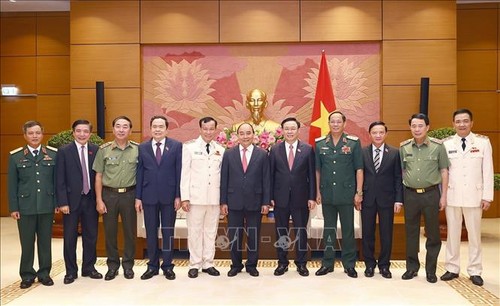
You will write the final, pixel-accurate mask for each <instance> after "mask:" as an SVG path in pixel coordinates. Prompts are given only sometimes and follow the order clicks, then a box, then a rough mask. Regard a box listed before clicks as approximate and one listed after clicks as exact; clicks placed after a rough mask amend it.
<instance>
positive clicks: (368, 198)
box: [361, 121, 403, 278]
mask: <svg viewBox="0 0 500 306" xmlns="http://www.w3.org/2000/svg"><path fill="white" fill-rule="evenodd" d="M368 132H369V133H370V139H371V141H372V144H371V145H369V146H367V147H365V148H363V164H364V181H363V194H364V198H363V203H362V210H361V220H362V222H363V226H362V235H363V256H364V258H365V265H366V270H365V276H366V277H373V274H374V269H375V266H377V264H378V268H379V271H380V274H382V276H383V277H384V278H391V277H392V274H391V271H390V270H389V267H390V264H391V263H390V259H391V250H392V229H393V223H394V213H399V212H400V210H401V206H402V205H403V182H402V172H401V161H400V158H399V150H398V149H396V148H393V147H391V146H389V145H387V144H386V143H385V138H386V137H387V126H386V125H385V123H384V122H382V121H376V122H373V123H372V124H370V127H369V128H368ZM377 216H378V220H379V232H380V255H379V258H378V261H377V260H376V259H375V256H374V249H375V225H376V222H377V221H376V220H377Z"/></svg>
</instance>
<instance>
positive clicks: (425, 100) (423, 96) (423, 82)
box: [420, 77, 429, 116]
mask: <svg viewBox="0 0 500 306" xmlns="http://www.w3.org/2000/svg"><path fill="white" fill-rule="evenodd" d="M420 112H421V113H422V114H426V115H427V116H428V115H429V78H428V77H423V78H420Z"/></svg>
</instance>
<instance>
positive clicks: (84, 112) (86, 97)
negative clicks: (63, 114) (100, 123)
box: [70, 88, 141, 132]
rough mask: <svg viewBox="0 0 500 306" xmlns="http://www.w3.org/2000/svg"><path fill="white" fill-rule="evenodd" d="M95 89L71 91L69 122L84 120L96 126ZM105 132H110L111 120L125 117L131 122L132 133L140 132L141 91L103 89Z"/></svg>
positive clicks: (134, 89)
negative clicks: (121, 116)
mask: <svg viewBox="0 0 500 306" xmlns="http://www.w3.org/2000/svg"><path fill="white" fill-rule="evenodd" d="M95 99H96V98H95V89H72V90H71V112H70V117H71V119H70V122H73V121H74V120H76V119H79V118H85V119H87V120H89V121H90V122H92V123H93V125H94V126H96V124H97V122H96V120H97V117H96V110H95ZM104 99H105V104H106V112H105V130H106V132H112V122H113V119H114V118H116V117H117V116H120V115H125V116H127V117H129V118H130V120H132V125H133V127H134V131H140V130H141V91H140V89H139V88H132V89H121V88H120V89H113V88H105V91H104Z"/></svg>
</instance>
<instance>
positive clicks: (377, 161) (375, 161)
mask: <svg viewBox="0 0 500 306" xmlns="http://www.w3.org/2000/svg"><path fill="white" fill-rule="evenodd" d="M373 165H374V166H375V172H378V170H379V169H380V149H375V157H373Z"/></svg>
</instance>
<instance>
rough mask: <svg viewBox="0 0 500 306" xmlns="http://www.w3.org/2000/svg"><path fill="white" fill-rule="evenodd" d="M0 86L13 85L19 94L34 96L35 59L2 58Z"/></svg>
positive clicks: (0, 61)
mask: <svg viewBox="0 0 500 306" xmlns="http://www.w3.org/2000/svg"><path fill="white" fill-rule="evenodd" d="M0 67H2V71H1V73H0V83H1V84H14V85H16V86H17V88H19V93H20V94H36V57H34V56H26V57H20V56H19V57H2V58H1V59H0Z"/></svg>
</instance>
